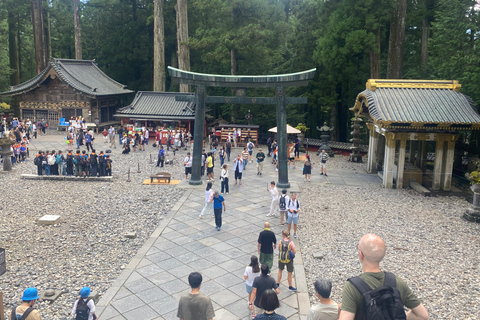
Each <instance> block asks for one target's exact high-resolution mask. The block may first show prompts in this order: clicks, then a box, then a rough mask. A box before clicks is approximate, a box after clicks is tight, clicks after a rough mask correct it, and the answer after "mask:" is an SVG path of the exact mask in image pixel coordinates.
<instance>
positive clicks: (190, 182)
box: [188, 179, 203, 186]
mask: <svg viewBox="0 0 480 320" xmlns="http://www.w3.org/2000/svg"><path fill="white" fill-rule="evenodd" d="M202 183H203V182H202V180H192V179H190V180H189V181H188V184H189V185H192V186H199V185H201V184H202Z"/></svg>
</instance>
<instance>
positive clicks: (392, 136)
mask: <svg viewBox="0 0 480 320" xmlns="http://www.w3.org/2000/svg"><path fill="white" fill-rule="evenodd" d="M395 136H396V135H395V133H393V132H387V133H385V139H386V140H387V141H391V140H395Z"/></svg>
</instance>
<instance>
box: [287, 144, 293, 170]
mask: <svg viewBox="0 0 480 320" xmlns="http://www.w3.org/2000/svg"><path fill="white" fill-rule="evenodd" d="M290 167H291V168H295V147H294V146H293V145H291V146H290V147H289V148H288V168H290Z"/></svg>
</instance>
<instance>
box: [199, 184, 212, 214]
mask: <svg viewBox="0 0 480 320" xmlns="http://www.w3.org/2000/svg"><path fill="white" fill-rule="evenodd" d="M214 193H215V192H214V191H213V190H212V183H211V182H207V188H206V189H205V206H204V207H203V209H202V212H201V213H200V215H199V216H198V217H199V218H200V219H202V218H203V215H204V214H205V212H206V211H207V210H211V209H212V208H213V194H214Z"/></svg>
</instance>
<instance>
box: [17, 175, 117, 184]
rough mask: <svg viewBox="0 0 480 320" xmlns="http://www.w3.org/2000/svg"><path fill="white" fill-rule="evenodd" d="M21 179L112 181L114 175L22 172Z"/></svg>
mask: <svg viewBox="0 0 480 320" xmlns="http://www.w3.org/2000/svg"><path fill="white" fill-rule="evenodd" d="M20 179H25V180H53V181H94V182H112V181H113V176H108V177H73V176H52V175H50V176H46V175H42V176H38V175H36V174H22V175H20Z"/></svg>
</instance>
